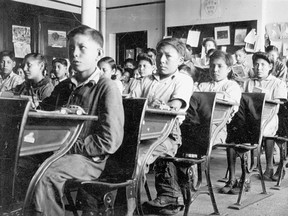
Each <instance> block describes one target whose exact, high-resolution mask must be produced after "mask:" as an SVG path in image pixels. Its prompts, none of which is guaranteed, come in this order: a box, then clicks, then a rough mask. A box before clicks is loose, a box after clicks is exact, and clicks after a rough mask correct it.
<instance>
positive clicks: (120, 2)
mask: <svg viewBox="0 0 288 216" xmlns="http://www.w3.org/2000/svg"><path fill="white" fill-rule="evenodd" d="M287 9H288V1H287V0H41V1H40V0H38V1H37V0H0V51H2V50H14V52H15V56H16V63H17V64H18V65H20V64H21V62H22V60H23V57H24V56H25V54H27V53H30V52H39V53H42V54H43V55H45V57H46V58H47V60H48V71H50V70H51V69H52V65H51V62H52V60H53V59H54V58H67V57H68V49H67V47H66V45H67V44H66V41H65V40H66V39H65V40H61V42H60V43H58V42H55V41H54V42H53V41H52V42H51V40H52V39H51V37H52V38H53V33H54V34H56V35H57V37H59V35H60V37H64V38H65V37H66V35H67V34H68V32H69V30H71V29H72V28H74V27H76V26H78V25H80V24H85V25H88V26H90V27H92V28H95V29H97V30H99V31H100V32H102V34H103V36H104V53H105V56H110V57H112V58H113V59H115V60H116V62H117V63H118V64H119V65H122V64H123V63H124V61H125V59H127V58H128V57H129V58H132V59H134V60H136V57H137V55H138V54H139V53H140V52H142V51H143V50H145V49H146V48H155V47H156V45H157V43H158V41H160V40H161V39H162V38H169V37H176V38H180V39H181V40H182V41H184V42H185V43H187V44H189V43H190V44H191V46H192V49H193V53H194V54H198V55H199V58H200V56H201V52H202V53H203V47H202V41H203V40H204V39H205V38H208V37H213V38H215V39H216V41H217V42H218V48H219V49H221V50H223V51H226V52H229V53H232V54H233V53H234V52H235V51H236V50H238V49H239V48H240V47H243V48H245V47H246V48H247V49H248V56H249V61H251V63H252V55H253V53H254V52H256V51H264V47H265V46H266V45H267V43H268V41H269V43H270V44H271V45H274V46H276V47H277V48H278V49H279V52H280V56H282V57H287V56H288V15H287ZM18 27H20V28H25V29H26V30H28V31H29V33H28V34H29V35H30V37H29V39H27V40H25V41H17V39H15V40H13V38H14V36H15V32H14V30H15V29H17V28H18ZM221 32H222V33H223V32H224V33H223V34H221ZM248 35H249V36H250V37H247V36H248ZM54 39H55V38H54ZM55 40H58V38H56V39H55ZM287 58H288V57H287ZM286 148H287V147H286ZM286 151H287V149H286ZM278 153H279V152H278ZM286 153H287V152H286ZM261 160H263V163H264V160H265V158H264V155H263V156H262V157H261ZM279 162H280V158H279V154H278V155H277V156H275V163H276V164H278V163H279ZM210 163H211V167H210V170H211V181H212V184H213V188H214V189H215V191H217V189H219V188H220V187H221V186H222V185H223V178H224V176H225V172H226V170H225V167H226V152H225V150H223V149H217V150H215V151H214V152H212V155H211V162H210ZM237 166H238V171H237V175H240V174H241V172H240V162H239V163H238V164H237ZM147 178H148V185H149V187H150V190H151V194H152V196H153V197H155V196H156V191H155V188H154V180H153V179H154V175H153V172H150V173H149V174H148V176H147ZM219 180H220V182H219ZM221 180H222V182H221ZM252 182H253V188H252V190H251V191H250V192H249V193H244V194H243V200H244V203H245V204H244V206H243V208H242V207H241V208H238V209H237V208H229V206H231V205H233V204H234V203H236V200H237V196H235V195H234V196H233V195H228V196H227V195H223V194H220V193H217V192H215V197H216V200H217V204H218V208H219V210H220V213H221V215H236V216H237V215H239V216H240V215H247V216H250V215H251V216H254V215H255V216H256V215H259V216H260V215H261V216H262V215H266V216H272V215H279V216H284V215H287V214H288V213H287V212H288V193H287V192H288V179H287V176H286V177H285V178H284V179H283V181H282V183H281V189H279V188H278V189H276V190H275V188H274V189H273V187H274V186H275V182H268V183H266V188H267V190H268V192H269V195H267V196H265V197H261V195H259V194H260V193H261V184H260V181H259V179H258V178H257V177H252ZM205 184H206V181H205V177H204V180H203V185H202V186H203V189H204V190H205V189H207V188H206V185H205ZM271 188H272V189H271ZM74 195H75V194H73V196H74ZM141 197H142V200H144V201H145V200H147V193H146V191H145V190H144V189H143V190H142V191H141ZM74 198H75V197H74ZM245 200H246V201H245ZM122 207H123V206H120V207H119V206H118V208H117V207H116V208H115V213H114V214H115V216H117V215H122V214H124V213H123V209H122ZM234 207H235V206H234ZM124 211H125V210H124ZM78 213H79V214H81V211H79V212H78ZM211 213H213V207H212V204H211V200H210V197H209V195H208V196H207V195H201V196H199V198H197V200H196V201H195V202H194V203H193V204H192V205H191V207H190V210H189V212H188V215H209V214H211ZM11 215H12V214H11ZM65 215H67V216H72V215H73V213H72V212H70V211H66V214H65ZM74 215H75V214H74ZM107 215H109V214H108V213H107ZM135 215H138V214H135ZM145 215H148V214H145ZM149 215H151V216H152V214H149ZM176 215H177V216H180V215H183V211H180V212H179V213H177V214H176Z"/></svg>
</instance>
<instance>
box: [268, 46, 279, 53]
mask: <svg viewBox="0 0 288 216" xmlns="http://www.w3.org/2000/svg"><path fill="white" fill-rule="evenodd" d="M271 51H276V52H278V48H277V47H276V46H273V45H270V46H267V47H266V48H265V52H267V53H268V52H271Z"/></svg>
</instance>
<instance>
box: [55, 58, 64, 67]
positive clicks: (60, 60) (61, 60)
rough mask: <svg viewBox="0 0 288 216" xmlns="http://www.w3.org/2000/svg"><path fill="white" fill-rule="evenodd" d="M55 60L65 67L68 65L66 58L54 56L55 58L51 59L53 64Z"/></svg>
mask: <svg viewBox="0 0 288 216" xmlns="http://www.w3.org/2000/svg"><path fill="white" fill-rule="evenodd" d="M57 62H58V63H60V64H62V65H64V66H66V67H67V66H68V63H67V60H66V59H64V58H55V59H53V61H52V65H53V66H54V65H55V64H56V63H57Z"/></svg>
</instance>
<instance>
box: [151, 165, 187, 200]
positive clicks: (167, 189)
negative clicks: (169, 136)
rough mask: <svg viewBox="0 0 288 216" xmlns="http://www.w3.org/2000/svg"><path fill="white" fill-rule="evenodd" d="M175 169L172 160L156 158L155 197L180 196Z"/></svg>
mask: <svg viewBox="0 0 288 216" xmlns="http://www.w3.org/2000/svg"><path fill="white" fill-rule="evenodd" d="M177 173H178V172H177V169H176V167H175V165H174V163H172V162H167V161H163V160H158V161H157V162H156V166H155V188H156V191H157V197H160V196H169V197H173V198H178V197H181V196H182V193H181V189H180V187H179V184H178V175H177Z"/></svg>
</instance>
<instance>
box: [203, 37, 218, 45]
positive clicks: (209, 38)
mask: <svg viewBox="0 0 288 216" xmlns="http://www.w3.org/2000/svg"><path fill="white" fill-rule="evenodd" d="M208 41H211V42H213V43H214V46H215V47H217V43H216V41H215V39H214V38H212V37H208V38H205V40H204V41H203V42H202V46H203V47H204V46H205V44H206V43H207V42H208Z"/></svg>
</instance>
